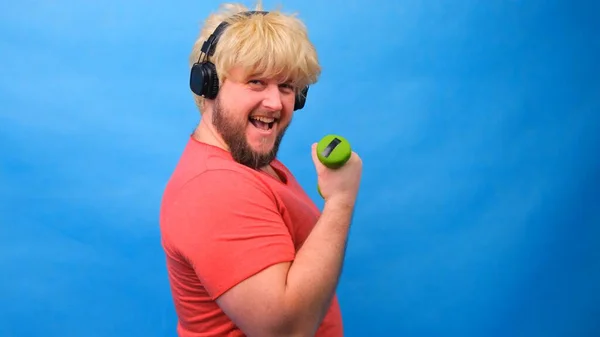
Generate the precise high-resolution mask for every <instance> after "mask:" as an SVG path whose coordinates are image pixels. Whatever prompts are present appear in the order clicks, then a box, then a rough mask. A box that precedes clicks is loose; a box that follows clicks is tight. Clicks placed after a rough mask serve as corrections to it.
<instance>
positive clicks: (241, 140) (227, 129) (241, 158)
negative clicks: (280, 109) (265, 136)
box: [212, 97, 289, 170]
mask: <svg viewBox="0 0 600 337" xmlns="http://www.w3.org/2000/svg"><path fill="white" fill-rule="evenodd" d="M212 123H213V125H214V126H215V129H216V130H217V132H219V134H220V135H221V137H222V138H223V141H225V144H227V146H228V147H229V151H230V152H231V156H232V157H233V160H235V161H236V162H237V163H239V164H242V165H245V166H247V167H250V168H251V169H254V170H256V169H259V168H261V167H264V166H267V165H269V164H270V163H271V162H272V161H273V160H274V159H275V158H276V157H277V152H278V151H279V145H280V144H281V141H282V140H283V136H284V135H285V131H286V130H287V128H288V126H289V123H288V125H286V126H285V127H283V128H282V129H281V130H280V131H279V132H278V133H277V135H276V137H275V143H274V144H273V148H271V150H270V151H267V152H258V151H254V150H253V149H252V148H251V147H250V144H248V141H247V140H246V127H247V125H248V119H239V120H238V119H236V118H235V116H233V115H232V114H231V113H230V112H229V111H228V110H227V109H225V107H223V105H222V103H221V101H220V99H219V97H217V98H216V100H215V105H214V111H213V114H212ZM278 126H280V125H278Z"/></svg>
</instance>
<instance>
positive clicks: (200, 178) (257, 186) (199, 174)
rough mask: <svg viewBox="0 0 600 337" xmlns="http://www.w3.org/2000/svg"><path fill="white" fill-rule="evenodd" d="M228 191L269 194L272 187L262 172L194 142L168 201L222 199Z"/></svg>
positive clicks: (174, 179)
mask: <svg viewBox="0 0 600 337" xmlns="http://www.w3.org/2000/svg"><path fill="white" fill-rule="evenodd" d="M225 191H236V194H252V193H257V192H258V193H265V192H267V193H268V186H267V184H265V183H264V180H263V179H262V178H261V177H260V174H259V173H258V172H256V171H254V170H252V169H250V168H248V167H246V166H243V165H240V164H239V163H237V162H235V161H234V160H233V159H232V158H231V155H230V154H229V153H228V152H226V151H225V150H222V149H220V148H216V147H214V146H210V145H206V144H203V143H197V142H194V141H193V140H192V141H191V142H190V144H188V146H187V147H186V149H185V150H184V152H183V154H182V156H181V158H180V161H179V163H178V164H177V166H176V168H175V170H174V172H173V174H172V176H171V178H170V179H169V182H168V183H167V186H166V190H165V197H167V198H168V199H172V198H173V197H175V198H177V197H181V196H182V194H183V195H187V196H188V197H189V196H190V195H197V196H199V195H204V196H207V195H211V196H212V197H213V198H218V197H221V196H224V193H225Z"/></svg>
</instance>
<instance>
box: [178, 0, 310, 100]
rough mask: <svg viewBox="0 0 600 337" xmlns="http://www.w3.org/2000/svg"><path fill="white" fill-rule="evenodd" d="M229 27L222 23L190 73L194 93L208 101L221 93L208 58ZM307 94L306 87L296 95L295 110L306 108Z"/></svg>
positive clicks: (264, 12) (248, 14) (246, 13)
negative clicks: (202, 58)
mask: <svg viewBox="0 0 600 337" xmlns="http://www.w3.org/2000/svg"><path fill="white" fill-rule="evenodd" d="M267 13H269V12H266V11H247V12H241V13H239V14H242V15H245V16H250V15H253V14H262V15H265V14H267ZM227 26H229V24H228V23H227V22H226V21H223V22H221V23H220V24H219V26H217V28H216V29H215V31H214V32H213V33H212V34H211V35H210V36H209V37H208V39H207V40H206V41H204V43H203V44H202V48H201V51H202V52H201V53H200V56H198V61H197V62H196V63H194V65H193V66H192V70H191V73H190V89H192V92H193V93H194V94H196V95H198V96H204V97H205V98H208V99H214V98H215V97H217V93H218V92H219V77H218V75H217V69H216V67H215V65H214V64H213V63H212V62H210V61H208V57H209V56H212V55H213V54H214V53H215V49H216V47H217V42H218V41H219V38H220V37H221V34H222V33H223V31H224V30H225V28H227ZM202 54H204V60H202V61H201V57H202ZM307 94H308V86H306V87H304V88H303V89H302V90H301V91H300V92H299V93H297V94H296V101H295V103H294V110H300V109H302V108H304V104H305V103H306V96H307Z"/></svg>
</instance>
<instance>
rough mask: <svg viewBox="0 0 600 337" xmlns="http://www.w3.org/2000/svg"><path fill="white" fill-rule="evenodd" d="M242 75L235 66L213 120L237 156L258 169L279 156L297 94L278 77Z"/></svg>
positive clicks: (234, 156)
mask: <svg viewBox="0 0 600 337" xmlns="http://www.w3.org/2000/svg"><path fill="white" fill-rule="evenodd" d="M240 74H241V71H239V69H234V70H233V71H232V72H231V75H230V78H228V79H226V80H225V81H224V83H223V85H222V86H221V88H220V89H219V95H218V96H217V98H216V100H215V103H214V106H213V113H212V123H213V125H214V127H215V129H216V130H217V132H219V134H220V135H221V137H222V138H223V140H224V141H225V143H226V144H227V146H228V147H229V149H230V152H231V155H232V157H233V159H234V160H235V161H237V162H239V163H240V164H242V165H246V166H248V167H251V168H253V169H258V168H260V167H263V166H266V165H268V164H269V163H270V162H271V161H272V160H273V159H275V157H276V156H277V151H278V150H279V145H280V143H281V140H282V139H283V136H284V134H285V130H286V129H287V127H288V126H289V124H290V122H291V119H292V114H293V109H294V101H295V94H294V90H293V88H291V87H289V86H287V85H285V84H283V83H280V82H279V81H277V80H274V79H265V78H261V77H260V76H257V77H250V78H242V76H241V75H240Z"/></svg>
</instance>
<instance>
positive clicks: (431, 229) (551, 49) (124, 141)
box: [0, 0, 600, 337]
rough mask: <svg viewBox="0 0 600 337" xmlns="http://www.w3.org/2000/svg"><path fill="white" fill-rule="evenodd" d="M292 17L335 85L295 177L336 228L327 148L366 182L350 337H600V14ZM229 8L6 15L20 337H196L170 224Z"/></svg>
mask: <svg viewBox="0 0 600 337" xmlns="http://www.w3.org/2000/svg"><path fill="white" fill-rule="evenodd" d="M247 4H249V5H252V3H247ZM279 4H280V3H276V2H273V1H266V2H265V5H266V7H267V9H271V8H273V6H276V5H279ZM282 5H283V9H284V10H285V11H288V12H289V11H292V12H295V11H297V12H299V14H300V18H302V19H303V20H305V22H306V25H307V26H308V28H309V32H310V36H311V38H312V39H313V41H314V43H315V44H316V46H317V48H318V51H319V55H320V59H321V61H322V64H323V67H324V72H323V76H322V78H321V82H320V83H319V84H318V85H315V86H314V87H313V88H312V89H311V92H310V96H309V101H308V103H307V107H306V109H305V110H302V111H301V112H298V113H297V115H296V116H295V120H294V122H293V126H292V127H291V128H290V130H289V133H288V135H287V138H286V139H285V142H284V143H285V144H284V145H283V147H282V150H281V159H282V160H283V161H284V162H285V163H286V164H288V165H289V167H290V168H291V169H292V171H293V172H294V173H295V174H296V175H297V177H298V179H299V180H300V181H301V183H302V184H303V185H304V186H305V187H306V188H307V190H308V191H309V192H310V193H311V196H312V197H313V198H314V200H315V201H316V202H317V203H318V204H319V205H321V201H320V199H319V197H318V195H317V193H316V190H315V175H314V168H313V166H312V162H311V159H310V153H309V149H310V144H311V143H312V142H314V141H315V140H318V139H319V138H320V137H321V136H323V135H325V134H327V133H340V134H343V135H345V136H347V137H348V138H349V139H350V140H351V142H352V144H353V146H354V148H355V149H356V151H357V152H358V153H359V154H360V155H361V156H362V158H363V160H364V178H363V185H362V190H361V194H360V201H359V205H358V208H357V211H356V217H355V223H354V224H353V228H352V233H351V238H350V244H349V248H348V253H347V259H346V265H345V268H344V274H343V278H342V280H341V284H340V286H339V294H340V300H341V304H342V308H343V312H344V317H345V324H346V331H347V336H411V337H417V336H461V337H471V336H472V337H475V336H502V337H504V336H513V337H515V336H545V337H554V336H561V337H562V336H564V337H588V336H589V337H591V336H600V318H599V317H600V248H599V244H600V207H599V204H600V202H599V198H600V193H599V191H598V187H599V185H600V159H599V155H598V154H599V153H600V135H599V134H598V133H596V132H597V131H598V130H599V129H600V128H599V125H600V117H599V112H600V111H599V110H600V71H599V67H600V66H599V63H598V60H600V52H599V49H600V39H598V32H599V31H600V29H599V26H600V25H599V24H598V23H595V22H594V21H593V20H595V19H597V13H600V8H599V7H600V6H598V5H597V4H596V5H594V4H591V3H585V2H572V3H570V4H567V2H566V1H563V2H558V1H541V0H540V1H492V0H490V1H475V0H463V1H439V0H433V1H391V0H390V1H374V2H373V3H372V4H371V5H367V2H366V1H360V2H359V1H341V0H334V1H316V0H304V1H299V0H293V1H292V0H289V1H285V2H283V4H282ZM215 8H216V3H214V4H213V3H211V4H207V3H206V2H201V1H174V2H167V1H139V0H129V1H116V0H106V1H94V2H92V1H73V0H64V1H59V2H50V1H46V2H42V1H30V0H22V1H18V2H17V1H3V2H2V4H1V5H0V36H2V38H1V39H0V55H1V60H2V65H1V66H0V101H1V102H2V104H1V105H0V106H1V108H0V118H1V120H0V121H1V123H0V128H1V129H0V130H1V132H0V149H1V150H0V155H1V156H0V247H1V251H2V254H1V258H0V275H1V276H0V336H3V337H4V336H6V337H11V336H19V337H25V336H61V337H68V336H85V337H93V336H146V337H150V336H174V335H175V323H176V318H175V316H174V312H173V307H172V302H171V297H170V292H169V288H168V283H167V279H166V274H165V266H164V257H163V253H162V250H161V247H160V243H159V233H158V223H157V220H158V207H159V202H160V198H161V193H162V189H163V187H164V185H165V183H166V181H167V179H168V177H169V175H170V173H171V171H172V169H173V167H174V165H175V163H176V161H177V159H178V156H179V155H180V153H181V150H182V148H183V146H184V144H185V143H186V141H187V139H188V135H189V134H190V133H191V131H192V130H193V128H194V126H195V125H196V123H197V121H198V113H197V111H196V110H195V107H194V105H193V101H192V98H191V94H190V92H189V89H188V86H187V85H188V82H187V81H188V76H189V74H188V65H187V58H188V55H189V52H190V50H191V46H192V43H193V41H194V39H195V37H196V34H197V33H198V29H199V27H200V24H201V22H202V21H203V20H204V18H205V17H206V16H207V15H208V13H209V12H210V11H213V10H214V9H215Z"/></svg>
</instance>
